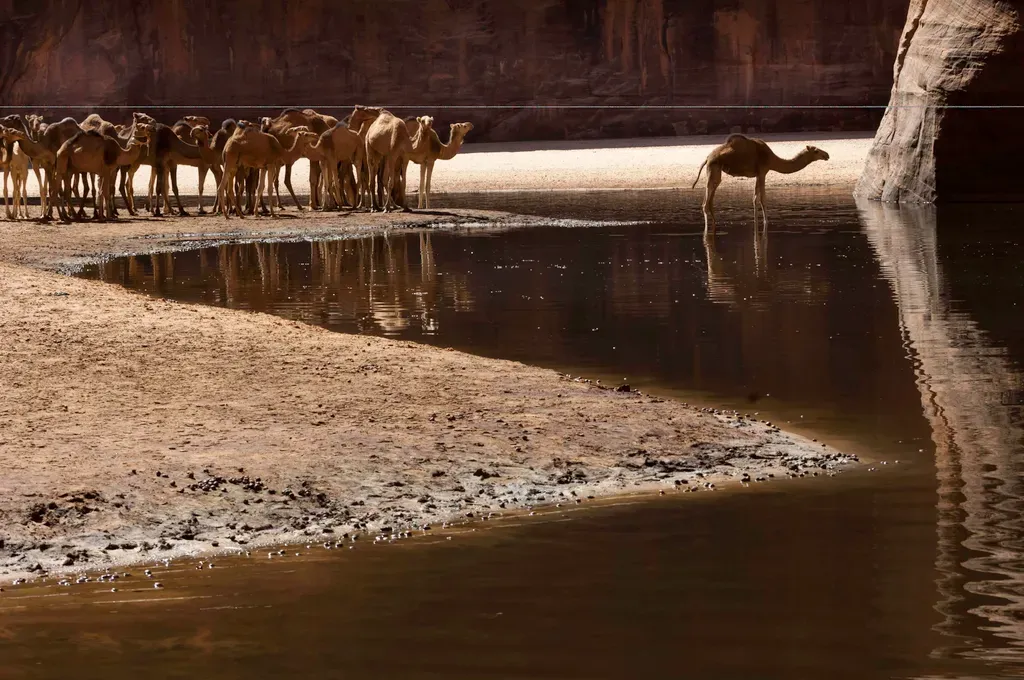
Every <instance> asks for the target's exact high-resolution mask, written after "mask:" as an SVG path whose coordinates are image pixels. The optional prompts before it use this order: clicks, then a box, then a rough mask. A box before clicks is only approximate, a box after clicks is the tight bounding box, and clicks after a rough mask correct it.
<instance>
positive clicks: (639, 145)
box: [28, 131, 872, 211]
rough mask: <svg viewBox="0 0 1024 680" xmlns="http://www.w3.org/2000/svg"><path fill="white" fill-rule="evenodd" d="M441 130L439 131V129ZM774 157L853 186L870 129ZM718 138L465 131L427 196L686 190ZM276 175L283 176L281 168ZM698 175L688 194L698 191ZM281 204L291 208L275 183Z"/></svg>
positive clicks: (304, 187)
mask: <svg viewBox="0 0 1024 680" xmlns="http://www.w3.org/2000/svg"><path fill="white" fill-rule="evenodd" d="M442 132H443V131H442ZM763 138H764V140H765V141H766V142H768V143H769V145H771V147H772V149H773V150H774V151H775V152H776V153H777V154H778V155H780V156H783V157H790V156H793V155H795V154H796V153H797V152H799V151H800V150H801V149H802V148H803V147H804V146H806V145H813V146H817V147H819V148H822V149H824V150H825V151H827V152H828V153H829V156H830V158H829V160H828V161H826V162H818V163H813V164H812V165H810V166H808V167H807V168H805V169H804V170H801V171H800V172H798V173H795V174H792V175H781V174H778V173H772V174H771V175H770V176H769V178H768V185H769V187H787V186H803V187H809V186H830V187H852V186H853V184H854V183H855V182H856V181H857V178H858V177H859V176H860V173H861V170H862V169H863V167H864V159H865V158H866V157H867V153H868V150H869V148H870V146H871V139H872V137H871V135H869V134H857V135H851V134H840V133H832V134H817V135H795V134H772V135H763ZM723 141H724V138H723V137H717V136H716V137H685V138H681V137H656V138H650V139H627V140H606V141H601V142H590V141H587V142H522V143H507V144H473V143H472V136H470V138H469V140H468V141H467V143H466V144H465V145H464V146H463V148H462V151H461V152H460V153H459V154H458V155H457V156H456V157H455V158H453V159H451V160H449V161H438V162H437V164H436V165H435V166H434V173H433V177H432V180H431V191H432V194H433V195H437V196H442V195H443V194H446V193H468V192H479V191H577V190H601V189H673V188H679V189H682V188H685V189H687V190H690V187H691V185H692V184H693V182H694V180H695V179H696V178H697V171H698V170H699V168H700V164H701V163H702V162H703V161H704V159H705V158H706V157H707V155H708V153H709V152H710V151H711V150H712V149H713V148H714V147H715V146H717V145H719V144H721V143H722V142H723ZM149 177H150V168H149V167H148V166H142V167H140V168H139V171H138V173H137V174H136V175H135V193H136V200H137V201H138V199H139V198H144V197H145V196H146V194H147V191H148V187H149ZM281 177H282V179H283V177H284V173H283V172H282V173H281ZM703 181H704V176H703V175H702V176H701V181H700V182H699V183H698V185H697V187H696V189H695V191H701V192H702V191H703V186H704V185H703ZM198 184H199V180H198V172H197V171H196V170H195V168H189V167H180V168H179V169H178V189H179V193H180V195H181V196H182V197H186V196H187V197H188V198H189V203H188V204H187V205H186V206H185V207H186V209H187V210H189V211H194V209H195V207H196V205H195V204H196V202H195V200H194V197H196V196H197V195H198V193H199V191H198ZM747 184H749V185H750V186H751V187H752V186H753V180H746V179H730V178H726V179H725V181H724V183H723V185H722V189H723V190H724V191H727V192H728V191H729V190H730V189H732V188H733V187H734V185H740V186H746V185H747ZM408 186H409V192H410V193H413V194H414V193H416V191H418V187H419V166H417V165H415V164H411V165H410V166H409V175H408ZM292 187H293V188H294V189H295V192H296V194H297V195H299V196H302V197H306V196H308V195H309V162H308V161H306V160H304V159H303V160H300V161H299V162H297V163H296V164H295V166H294V167H293V169H292ZM216 192H217V187H216V184H215V182H214V179H213V174H212V173H208V175H207V178H206V182H205V183H204V185H203V194H204V196H205V197H206V206H207V207H209V206H210V205H212V203H213V199H214V198H215V197H216ZM28 193H29V196H32V197H38V196H39V189H38V186H37V184H36V182H35V178H34V176H30V178H29V188H28ZM281 195H282V198H283V199H284V200H285V205H287V206H291V207H293V208H294V205H292V204H291V201H290V198H289V196H288V194H287V191H286V190H285V187H284V186H283V182H282V186H281Z"/></svg>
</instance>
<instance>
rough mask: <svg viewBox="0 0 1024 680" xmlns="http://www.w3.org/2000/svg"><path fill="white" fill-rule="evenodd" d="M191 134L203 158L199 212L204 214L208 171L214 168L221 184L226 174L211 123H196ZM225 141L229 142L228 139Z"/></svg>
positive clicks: (200, 171)
mask: <svg viewBox="0 0 1024 680" xmlns="http://www.w3.org/2000/svg"><path fill="white" fill-rule="evenodd" d="M190 136H191V138H192V141H193V142H195V144H196V146H198V147H199V155H200V156H202V158H203V165H200V166H199V214H200V215H204V214H205V213H206V211H205V210H203V185H204V184H205V183H206V173H207V172H208V171H210V170H212V171H213V180H214V183H215V184H216V185H217V186H220V179H221V177H222V176H223V174H224V172H223V170H222V168H221V165H220V161H221V152H220V151H218V150H217V149H216V148H215V146H214V135H213V134H212V133H211V132H210V126H209V125H202V124H199V125H196V126H195V127H193V128H192V132H191V134H190ZM224 142H225V143H227V139H225V140H224ZM222 149H223V147H222ZM214 209H216V206H214Z"/></svg>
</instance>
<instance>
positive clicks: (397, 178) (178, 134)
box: [0, 106, 829, 232]
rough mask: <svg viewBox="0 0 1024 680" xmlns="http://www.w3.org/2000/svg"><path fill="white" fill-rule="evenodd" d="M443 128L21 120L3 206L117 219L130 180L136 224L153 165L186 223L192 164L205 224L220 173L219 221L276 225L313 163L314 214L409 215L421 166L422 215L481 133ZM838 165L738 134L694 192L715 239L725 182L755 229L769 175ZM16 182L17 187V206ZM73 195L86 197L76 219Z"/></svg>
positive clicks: (396, 121)
mask: <svg viewBox="0 0 1024 680" xmlns="http://www.w3.org/2000/svg"><path fill="white" fill-rule="evenodd" d="M433 123H434V121H433V119H432V118H431V117H429V116H420V117H417V118H409V119H406V120H403V119H401V118H398V117H397V116H395V115H394V114H392V113H391V112H389V111H387V110H385V109H382V108H377V107H370V106H356V107H355V109H353V111H352V113H351V114H349V115H348V116H347V117H346V118H345V119H344V120H340V121H339V120H338V119H337V118H334V117H332V116H328V115H324V114H321V113H318V112H316V111H314V110H313V109H302V110H299V109H286V110H285V111H283V112H281V114H280V115H279V116H277V117H275V118H260V119H259V120H258V121H256V122H252V121H247V120H237V121H236V120H234V119H228V120H225V121H224V122H223V123H221V125H220V127H219V128H218V129H217V130H216V131H214V130H213V129H211V126H210V120H209V119H208V118H204V117H202V116H185V117H183V118H182V119H181V120H179V121H178V122H177V123H175V124H174V125H164V124H162V123H158V122H157V121H156V120H154V119H153V118H152V117H150V116H148V115H146V114H144V113H134V114H132V122H131V124H130V125H114V124H112V123H109V122H107V121H105V120H103V119H102V118H101V117H100V116H98V115H96V114H91V115H89V116H88V117H86V119H85V120H83V121H82V122H81V123H78V122H76V121H75V120H74V119H73V118H65V119H64V120H62V121H60V122H56V123H50V124H47V123H45V122H44V121H43V119H42V117H41V116H37V115H34V114H29V115H24V116H23V115H20V114H15V115H10V116H6V117H4V118H0V139H2V142H3V144H2V145H0V150H2V155H0V168H2V169H3V171H4V203H5V205H6V207H7V217H8V219H18V218H19V217H28V207H27V204H26V202H25V189H26V185H27V181H28V174H29V170H30V168H31V169H32V170H33V171H34V172H35V174H36V180H37V182H38V183H39V187H40V200H41V205H42V216H43V218H44V219H52V218H53V209H54V206H56V207H57V211H58V214H59V216H60V218H61V219H62V220H70V219H72V218H74V217H77V218H84V217H85V205H86V200H87V198H88V196H89V194H90V192H91V193H92V195H93V204H94V213H93V216H94V217H95V218H98V219H104V218H108V217H115V216H116V215H117V207H116V204H115V202H114V185H115V183H116V180H117V177H118V175H120V191H121V197H122V199H123V200H124V203H125V206H126V207H127V209H128V212H129V214H131V215H136V214H138V213H137V211H136V208H135V188H134V178H135V173H136V171H137V170H138V169H139V167H140V166H141V165H149V166H151V167H152V173H151V174H150V184H149V194H148V200H147V209H148V210H149V211H150V212H152V214H153V215H155V216H159V215H160V214H161V213H160V209H161V205H163V207H164V210H165V212H166V213H167V214H172V213H173V210H172V208H171V203H170V192H169V191H168V184H169V185H170V188H171V190H172V191H173V193H174V199H175V201H176V202H177V204H178V214H180V215H186V214H188V213H187V212H186V211H185V207H184V206H183V205H182V203H181V197H180V196H179V195H178V166H181V165H184V166H190V167H195V168H197V169H198V172H199V177H198V179H199V214H205V212H206V210H205V208H204V206H203V185H204V183H205V180H206V175H207V173H208V172H210V171H212V172H213V175H214V178H215V180H216V183H217V199H216V201H215V202H214V205H213V210H214V212H219V213H222V214H223V215H224V217H226V218H227V217H230V216H231V215H232V214H236V215H238V216H239V217H242V216H244V215H245V214H250V215H253V214H256V212H257V210H258V211H259V212H260V213H262V214H270V215H271V216H274V215H275V213H274V207H275V205H276V206H277V207H281V206H283V203H282V201H281V193H280V187H279V176H280V172H281V169H282V168H284V184H285V187H286V188H287V189H288V193H289V194H290V195H291V198H292V200H293V201H294V202H295V205H296V207H297V208H298V209H299V210H300V211H301V210H303V206H302V205H301V204H300V203H299V200H298V198H296V196H295V190H294V189H293V188H292V166H293V165H294V163H295V162H296V161H298V160H299V159H300V158H305V159H308V160H309V165H310V173H309V204H308V208H309V209H310V210H326V209H331V208H338V209H343V208H353V209H359V208H362V209H366V210H370V211H376V210H381V211H384V212H387V211H388V210H395V209H402V210H404V209H406V208H407V205H406V197H405V193H406V192H405V189H406V175H407V173H408V167H409V163H416V164H418V165H419V166H420V185H419V194H418V204H417V207H418V208H429V207H430V180H431V176H432V174H433V170H434V163H435V162H436V161H438V160H449V159H451V158H454V157H455V155H456V154H457V153H458V152H459V149H461V148H462V143H463V141H464V140H465V138H466V135H467V134H468V133H469V132H470V131H471V130H472V129H473V124H472V123H452V124H451V132H450V136H449V140H448V143H447V144H445V143H443V142H442V141H441V139H440V137H439V136H438V134H437V132H436V131H435V130H434V128H433ZM828 158H829V156H828V154H827V153H826V152H825V151H823V150H821V149H819V148H817V147H814V146H807V147H805V148H804V149H803V150H801V151H800V153H798V154H797V155H796V156H794V157H793V158H788V159H787V158H780V157H779V156H777V155H776V154H775V153H774V152H773V151H772V150H771V149H770V148H769V147H768V145H767V144H766V143H765V142H764V141H763V140H760V139H753V138H750V137H746V136H744V135H740V134H734V135H730V136H729V138H728V139H727V140H726V141H725V143H724V144H722V145H720V146H718V147H716V148H715V149H714V150H712V151H711V153H710V154H709V155H708V156H707V159H706V160H705V161H704V163H702V164H701V166H700V169H699V170H698V171H697V179H695V180H694V183H693V187H696V186H697V181H698V180H699V179H700V174H701V172H702V171H703V170H704V168H705V167H707V187H706V189H705V193H704V202H703V204H702V206H701V207H702V210H703V213H704V230H705V232H707V231H709V229H710V230H711V231H714V229H715V208H714V200H715V192H716V191H717V189H718V186H719V184H720V183H721V181H722V175H723V174H726V175H731V176H733V177H750V178H755V179H756V183H755V186H754V217H755V220H756V218H757V210H758V208H760V210H761V217H762V221H763V222H764V223H765V224H767V215H766V214H765V208H764V196H765V177H766V176H767V174H768V173H769V172H771V171H774V172H781V173H792V172H798V171H799V170H802V169H803V168H805V167H807V165H809V164H810V163H813V162H814V161H818V160H828ZM8 175H10V177H11V179H12V180H13V184H14V187H13V197H12V198H13V200H12V201H10V202H9V201H8V200H7V199H8V194H7V178H8ZM693 187H691V188H693ZM264 193H266V196H267V199H268V200H266V201H264ZM72 194H75V195H76V196H77V197H78V198H79V199H80V204H79V208H78V211H77V212H76V211H75V210H74V209H73V206H72ZM242 197H244V198H245V202H244V206H243V201H242ZM268 205H269V208H268V207H267V206H268Z"/></svg>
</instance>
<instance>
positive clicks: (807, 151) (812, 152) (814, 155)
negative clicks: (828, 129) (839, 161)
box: [803, 146, 828, 161]
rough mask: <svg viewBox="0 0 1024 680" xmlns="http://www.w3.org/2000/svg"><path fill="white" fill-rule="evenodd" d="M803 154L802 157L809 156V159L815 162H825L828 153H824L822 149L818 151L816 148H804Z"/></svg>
mask: <svg viewBox="0 0 1024 680" xmlns="http://www.w3.org/2000/svg"><path fill="white" fill-rule="evenodd" d="M803 153H804V155H809V156H811V159H812V160H815V161H827V160H828V153H827V152H825V151H824V150H822V149H819V148H818V147H816V146H807V147H804V150H803Z"/></svg>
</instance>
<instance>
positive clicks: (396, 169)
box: [349, 109, 412, 212]
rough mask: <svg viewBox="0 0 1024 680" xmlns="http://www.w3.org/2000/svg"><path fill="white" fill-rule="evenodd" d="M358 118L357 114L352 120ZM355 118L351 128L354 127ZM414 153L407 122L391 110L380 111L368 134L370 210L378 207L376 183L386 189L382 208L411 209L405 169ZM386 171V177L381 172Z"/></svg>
mask: <svg viewBox="0 0 1024 680" xmlns="http://www.w3.org/2000/svg"><path fill="white" fill-rule="evenodd" d="M355 118H356V116H355V114H353V116H352V119H355ZM352 119H350V121H349V127H351V126H352ZM411 154H412V137H410V135H409V128H407V127H406V125H405V121H404V120H402V119H401V118H398V117H397V116H395V115H394V114H392V113H391V112H390V111H386V110H384V109H380V113H379V114H378V115H377V116H376V118H374V120H373V122H372V123H370V127H369V129H368V130H367V132H366V176H367V180H368V184H369V185H370V211H371V212H372V211H373V210H375V209H376V208H377V207H378V205H377V203H378V201H377V198H378V195H377V194H378V191H377V188H378V187H377V186H374V184H375V183H376V184H377V185H378V186H379V187H380V188H381V189H383V194H384V195H383V200H382V201H380V202H381V203H382V204H383V205H380V206H379V207H380V209H381V211H383V212H387V211H388V210H389V209H391V208H392V207H394V208H396V209H397V208H401V209H402V210H407V209H408V208H407V207H406V204H405V178H404V174H405V173H404V169H405V165H406V158H408V157H409V156H410V155H411ZM381 169H383V176H381V177H378V173H379V172H380V171H381Z"/></svg>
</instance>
